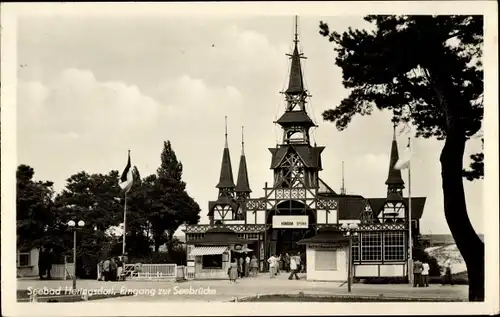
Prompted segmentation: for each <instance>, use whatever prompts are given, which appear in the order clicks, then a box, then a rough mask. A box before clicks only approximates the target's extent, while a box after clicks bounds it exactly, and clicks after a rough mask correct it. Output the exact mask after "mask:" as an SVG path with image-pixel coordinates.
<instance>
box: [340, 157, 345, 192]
mask: <svg viewBox="0 0 500 317" xmlns="http://www.w3.org/2000/svg"><path fill="white" fill-rule="evenodd" d="M345 193H346V192H345V186H344V161H342V188H340V194H341V195H345Z"/></svg>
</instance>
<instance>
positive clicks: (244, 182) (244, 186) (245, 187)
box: [234, 127, 252, 196]
mask: <svg viewBox="0 0 500 317" xmlns="http://www.w3.org/2000/svg"><path fill="white" fill-rule="evenodd" d="M234 191H235V192H236V193H237V194H238V195H241V196H248V195H249V194H250V193H251V192H252V191H251V190H250V185H249V183H248V171H247V160H246V158H245V141H244V135H243V127H241V156H240V167H239V169H238V180H237V182H236V188H235V189H234Z"/></svg>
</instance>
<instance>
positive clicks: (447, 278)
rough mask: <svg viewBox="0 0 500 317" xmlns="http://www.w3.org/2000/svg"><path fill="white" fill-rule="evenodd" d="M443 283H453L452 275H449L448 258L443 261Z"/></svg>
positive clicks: (449, 265) (449, 264)
mask: <svg viewBox="0 0 500 317" xmlns="http://www.w3.org/2000/svg"><path fill="white" fill-rule="evenodd" d="M443 279H444V281H443V283H442V284H443V285H446V284H450V285H453V276H452V275H451V260H450V259H449V258H448V259H446V261H445V262H444V276H443Z"/></svg>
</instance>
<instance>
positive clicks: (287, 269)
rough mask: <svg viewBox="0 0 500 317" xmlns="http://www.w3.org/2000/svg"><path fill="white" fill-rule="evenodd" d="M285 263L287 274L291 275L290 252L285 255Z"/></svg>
mask: <svg viewBox="0 0 500 317" xmlns="http://www.w3.org/2000/svg"><path fill="white" fill-rule="evenodd" d="M284 263H285V271H286V272H287V273H290V255H289V254H288V252H287V253H285V260H284Z"/></svg>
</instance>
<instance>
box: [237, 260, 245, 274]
mask: <svg viewBox="0 0 500 317" xmlns="http://www.w3.org/2000/svg"><path fill="white" fill-rule="evenodd" d="M244 262H245V260H244V259H243V257H240V258H239V261H238V275H239V277H243V273H244V271H243V266H244V264H243V263H244Z"/></svg>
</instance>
